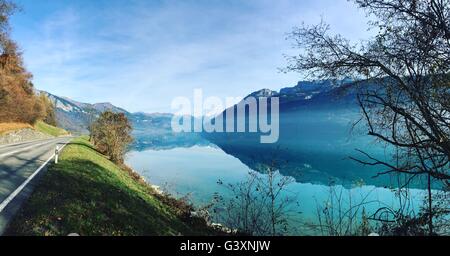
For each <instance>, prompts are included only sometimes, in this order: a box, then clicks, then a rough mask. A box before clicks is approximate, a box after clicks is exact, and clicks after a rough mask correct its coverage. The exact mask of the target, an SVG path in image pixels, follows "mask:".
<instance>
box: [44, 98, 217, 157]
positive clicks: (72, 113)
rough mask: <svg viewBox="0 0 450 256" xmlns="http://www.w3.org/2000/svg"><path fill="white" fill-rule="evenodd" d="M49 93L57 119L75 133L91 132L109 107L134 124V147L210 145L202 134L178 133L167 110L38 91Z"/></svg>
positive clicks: (61, 124) (58, 122)
mask: <svg viewBox="0 0 450 256" xmlns="http://www.w3.org/2000/svg"><path fill="white" fill-rule="evenodd" d="M37 93H44V94H46V95H47V96H48V97H49V99H50V100H51V101H53V103H54V104H55V106H56V120H57V124H58V126H59V127H62V128H64V129H66V130H68V131H71V132H72V133H78V134H88V133H89V131H88V126H89V124H90V123H91V122H92V120H95V118H97V117H98V116H99V115H100V114H101V113H102V112H104V111H106V110H109V111H112V112H115V113H124V114H125V115H126V116H127V117H128V119H129V120H130V122H131V124H132V126H133V134H132V135H133V137H134V138H135V141H134V144H133V148H134V149H136V150H145V149H148V148H151V149H168V148H174V147H190V146H193V145H198V144H204V145H206V144H208V142H207V141H205V140H204V139H203V138H202V137H201V136H200V135H199V134H195V133H174V132H172V128H171V121H172V117H173V115H172V114H167V113H150V114H149V113H142V112H138V113H131V112H128V111H127V110H125V109H123V108H120V107H117V106H114V105H113V104H111V103H108V102H105V103H95V104H89V103H83V102H78V101H75V100H72V99H70V98H67V97H60V96H56V95H54V94H51V93H48V92H45V91H38V92H37Z"/></svg>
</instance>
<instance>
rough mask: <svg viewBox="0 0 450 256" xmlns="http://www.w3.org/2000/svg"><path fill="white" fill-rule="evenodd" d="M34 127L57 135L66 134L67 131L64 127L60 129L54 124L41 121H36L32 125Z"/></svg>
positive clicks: (48, 133)
mask: <svg viewBox="0 0 450 256" xmlns="http://www.w3.org/2000/svg"><path fill="white" fill-rule="evenodd" d="M34 128H35V129H36V130H37V131H39V132H42V133H45V134H47V135H50V136H54V137H58V136H63V135H68V132H67V131H66V130H64V129H61V128H59V127H56V126H52V125H49V124H46V123H44V122H43V121H37V122H36V124H35V125H34Z"/></svg>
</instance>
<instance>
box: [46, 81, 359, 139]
mask: <svg viewBox="0 0 450 256" xmlns="http://www.w3.org/2000/svg"><path fill="white" fill-rule="evenodd" d="M350 84H351V80H342V81H331V80H324V81H314V82H309V81H300V82H298V84H297V85H296V86H294V87H288V88H283V89H281V90H280V91H279V92H277V91H272V90H270V89H262V90H259V91H256V92H253V93H251V94H249V95H248V96H247V97H249V96H254V97H279V98H280V104H281V107H280V108H281V111H286V110H289V109H291V108H294V109H295V108H298V107H300V106H304V105H312V104H313V105H316V106H317V105H321V106H326V105H330V104H335V103H337V102H339V104H340V105H343V104H352V103H354V99H355V97H354V95H352V94H351V93H350V94H349V95H347V96H344V97H343V98H344V100H343V98H342V97H341V96H342V95H343V93H342V92H343V91H344V88H345V87H347V86H349V85H350ZM38 93H45V94H46V95H47V96H48V97H49V98H50V99H51V100H52V101H53V102H54V104H55V106H56V116H57V122H58V125H59V126H60V127H62V128H64V129H66V130H69V131H72V132H75V133H88V130H87V127H88V125H89V123H90V122H91V120H93V119H94V118H95V117H97V116H98V115H99V114H100V113H102V112H104V111H106V110H109V111H113V112H115V113H125V114H126V115H127V116H128V117H129V118H130V119H131V121H132V122H133V124H134V125H135V128H136V129H142V128H145V127H148V126H149V127H148V128H151V127H152V128H155V127H158V128H161V129H170V121H171V118H172V116H173V115H172V114H167V113H151V114H149V113H131V112H128V111H127V110H125V109H123V108H120V107H117V106H114V105H113V104H111V103H109V102H106V103H95V104H90V103H82V102H78V101H75V100H72V99H70V98H67V97H61V96H57V95H54V94H51V93H49V92H45V91H38ZM338 96H339V101H337V98H338Z"/></svg>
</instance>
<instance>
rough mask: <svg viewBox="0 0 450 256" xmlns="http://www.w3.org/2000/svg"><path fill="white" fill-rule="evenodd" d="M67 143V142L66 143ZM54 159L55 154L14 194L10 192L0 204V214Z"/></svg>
mask: <svg viewBox="0 0 450 256" xmlns="http://www.w3.org/2000/svg"><path fill="white" fill-rule="evenodd" d="M67 143H69V142H67ZM67 143H65V144H64V145H63V146H62V147H61V149H60V150H62V149H63V148H64V147H65V146H66V145H67ZM54 157H55V154H53V155H52V156H51V157H50V158H49V159H48V160H47V161H45V163H43V164H42V165H41V166H40V167H39V168H38V169H37V170H36V171H35V172H34V173H33V174H31V175H30V177H28V178H27V179H26V180H25V181H24V182H23V183H22V184H21V185H20V186H19V187H18V188H16V190H14V192H12V193H11V194H10V195H9V196H8V197H7V198H6V199H5V200H4V201H3V202H2V203H1V204H0V213H1V212H3V210H4V209H5V208H6V206H8V204H9V203H11V201H12V200H14V198H15V197H16V196H17V195H18V194H19V193H20V192H22V190H23V189H24V188H25V186H26V185H28V183H30V181H31V180H32V179H33V178H34V177H35V176H36V175H38V173H39V172H40V171H41V170H42V169H44V167H45V166H46V165H47V164H48V163H49V162H50V161H51V160H52V159H53V158H54Z"/></svg>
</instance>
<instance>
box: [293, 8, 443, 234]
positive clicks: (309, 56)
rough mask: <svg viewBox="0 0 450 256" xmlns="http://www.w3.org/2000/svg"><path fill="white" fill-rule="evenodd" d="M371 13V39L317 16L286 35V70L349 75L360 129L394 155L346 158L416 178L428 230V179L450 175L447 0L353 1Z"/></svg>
mask: <svg viewBox="0 0 450 256" xmlns="http://www.w3.org/2000/svg"><path fill="white" fill-rule="evenodd" d="M354 2H355V3H356V5H357V6H358V7H359V8H362V9H363V10H365V11H366V12H367V14H368V17H370V18H372V21H371V22H370V23H369V26H370V27H371V28H372V30H373V31H375V32H376V34H375V35H374V37H373V38H370V39H369V40H367V41H363V42H360V43H351V42H350V41H349V40H347V39H346V38H344V37H343V36H341V35H330V33H329V28H330V27H329V25H327V24H325V23H324V22H322V23H320V24H318V25H313V26H308V25H304V26H301V27H298V28H296V29H295V30H294V31H293V32H292V33H291V35H290V38H291V39H292V40H293V41H294V44H295V46H296V47H298V48H299V49H301V53H300V54H298V55H297V56H292V57H289V62H290V63H289V65H288V67H287V70H288V71H298V72H302V73H304V74H307V75H309V76H311V77H315V78H319V79H342V78H344V77H349V76H350V77H353V79H354V81H355V85H354V87H355V88H357V91H358V93H357V94H358V102H359V106H360V108H361V113H362V120H364V121H365V123H366V125H367V129H368V135H370V136H373V137H375V138H376V139H378V140H379V141H380V142H382V143H384V144H386V145H387V146H389V147H390V148H393V149H394V150H392V151H393V152H395V156H393V157H394V158H395V161H392V162H391V161H386V160H382V159H377V158H375V157H374V156H372V155H370V154H368V153H366V152H364V151H360V153H361V154H362V156H361V157H355V158H353V159H354V160H356V161H358V162H360V163H362V164H365V165H372V166H379V167H380V175H385V174H404V175H406V176H407V177H408V178H407V179H406V180H405V184H403V185H405V186H406V185H407V184H408V183H409V182H410V181H411V180H412V179H418V178H423V180H424V182H425V184H427V188H428V214H427V219H428V229H429V230H428V233H429V234H433V233H434V230H433V218H434V212H433V210H432V209H433V205H432V197H433V195H432V191H431V187H432V183H438V184H439V183H440V185H442V186H443V187H446V186H447V187H448V186H449V179H450V166H449V161H450V137H449V136H450V76H449V75H450V74H449V71H450V1H449V0H423V1H417V0H356V1H354Z"/></svg>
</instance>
